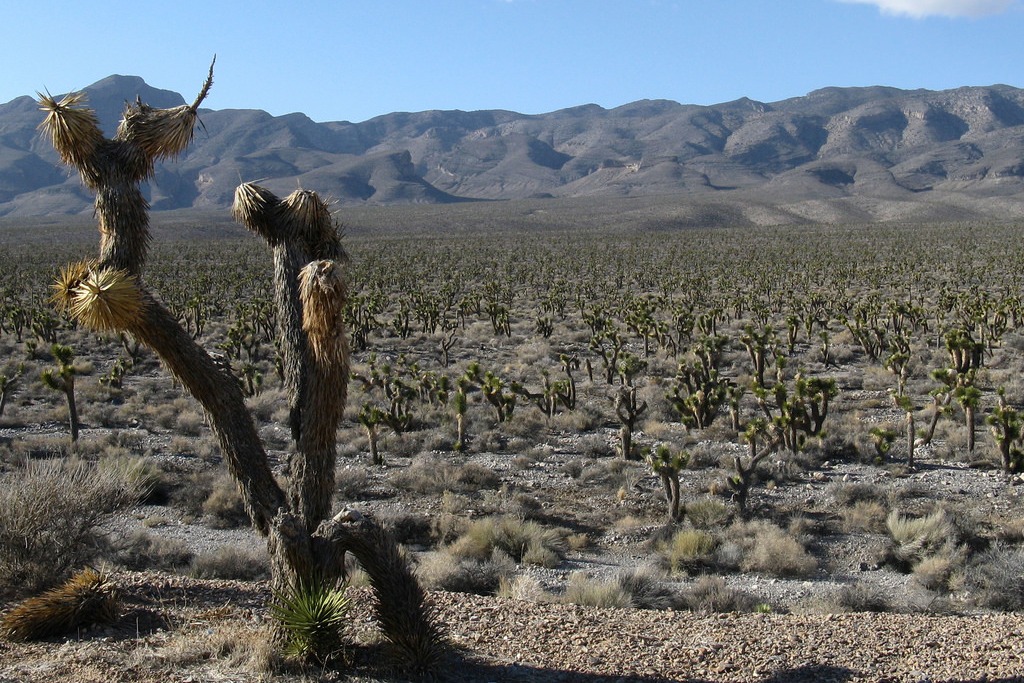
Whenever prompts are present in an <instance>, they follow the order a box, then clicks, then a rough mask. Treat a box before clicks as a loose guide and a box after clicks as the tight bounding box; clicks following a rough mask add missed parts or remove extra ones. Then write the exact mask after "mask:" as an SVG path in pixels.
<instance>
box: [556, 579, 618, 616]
mask: <svg viewBox="0 0 1024 683" xmlns="http://www.w3.org/2000/svg"><path fill="white" fill-rule="evenodd" d="M562 602H565V603H568V604H571V605H585V606H587V607H619V608H623V607H630V606H631V605H632V601H631V600H630V597H629V593H627V592H626V591H625V590H623V588H622V586H621V585H619V582H618V581H616V580H615V579H597V578H592V577H590V576H587V574H586V573H584V572H573V573H572V574H570V575H569V583H568V584H567V585H566V587H565V594H564V595H563V596H562Z"/></svg>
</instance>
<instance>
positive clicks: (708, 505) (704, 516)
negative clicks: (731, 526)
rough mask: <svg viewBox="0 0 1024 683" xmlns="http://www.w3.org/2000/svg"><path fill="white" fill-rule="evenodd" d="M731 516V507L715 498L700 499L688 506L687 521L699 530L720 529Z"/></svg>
mask: <svg viewBox="0 0 1024 683" xmlns="http://www.w3.org/2000/svg"><path fill="white" fill-rule="evenodd" d="M731 516H732V510H731V509H730V508H729V506H728V505H726V504H725V503H723V502H721V501H719V500H715V499H714V498H700V499H699V500H695V501H692V502H690V503H687V504H686V519H688V520H690V524H692V525H693V526H695V527H696V528H698V529H705V530H707V529H720V528H722V527H724V526H725V525H726V524H727V523H728V522H729V518H730V517H731Z"/></svg>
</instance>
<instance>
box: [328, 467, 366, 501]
mask: <svg viewBox="0 0 1024 683" xmlns="http://www.w3.org/2000/svg"><path fill="white" fill-rule="evenodd" d="M369 482H370V473H369V471H368V470H367V469H366V468H365V467H360V466H358V465H343V466H340V467H337V468H336V469H335V470H334V488H335V489H336V490H337V492H338V495H339V496H341V498H342V499H344V500H347V501H353V500H359V498H360V496H362V495H363V494H365V493H366V487H367V485H368V484H369Z"/></svg>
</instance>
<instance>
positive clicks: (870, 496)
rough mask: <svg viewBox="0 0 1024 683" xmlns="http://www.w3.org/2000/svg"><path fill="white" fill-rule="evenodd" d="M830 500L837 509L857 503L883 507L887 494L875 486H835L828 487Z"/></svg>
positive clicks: (856, 484)
mask: <svg viewBox="0 0 1024 683" xmlns="http://www.w3.org/2000/svg"><path fill="white" fill-rule="evenodd" d="M829 493H830V494H831V496H832V500H833V501H835V504H836V505H837V506H839V507H844V508H845V507H852V506H853V505H855V504H857V503H863V502H870V503H879V504H880V505H883V506H884V505H885V503H886V501H887V499H888V495H889V494H888V492H887V491H886V490H885V489H884V488H882V487H881V486H878V485H876V484H864V483H853V484H837V485H835V486H830V487H829Z"/></svg>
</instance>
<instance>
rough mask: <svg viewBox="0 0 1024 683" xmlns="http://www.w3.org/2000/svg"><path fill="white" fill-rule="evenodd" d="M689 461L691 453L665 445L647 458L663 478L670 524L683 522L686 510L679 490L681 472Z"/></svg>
mask: <svg viewBox="0 0 1024 683" xmlns="http://www.w3.org/2000/svg"><path fill="white" fill-rule="evenodd" d="M689 460H690V454H689V453H687V452H686V451H673V450H672V449H671V448H669V447H668V446H666V445H665V444H661V445H660V446H658V447H657V448H655V449H654V452H653V453H650V454H648V456H647V462H648V463H649V464H650V466H651V469H652V470H654V473H655V474H657V475H658V476H659V477H660V478H661V485H662V486H663V487H664V489H665V502H666V503H667V504H668V523H669V524H678V523H679V522H681V521H683V515H684V509H683V506H682V497H681V495H680V490H679V471H680V470H681V469H683V468H684V467H686V463H687V462H689Z"/></svg>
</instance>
